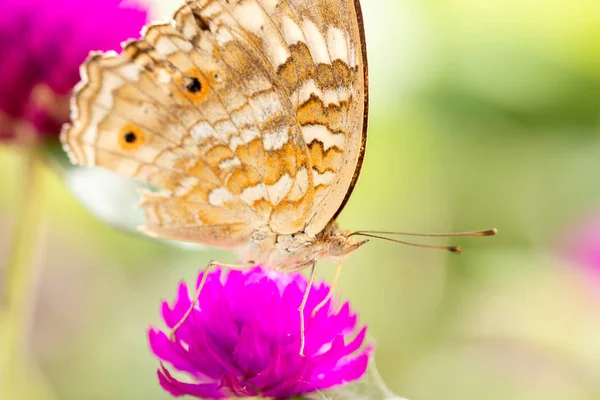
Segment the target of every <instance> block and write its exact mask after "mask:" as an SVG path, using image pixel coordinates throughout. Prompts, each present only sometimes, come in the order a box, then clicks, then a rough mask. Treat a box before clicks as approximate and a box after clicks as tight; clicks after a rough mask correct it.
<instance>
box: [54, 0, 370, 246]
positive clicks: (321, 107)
mask: <svg viewBox="0 0 600 400" xmlns="http://www.w3.org/2000/svg"><path fill="white" fill-rule="evenodd" d="M230 3H231V4H230ZM233 3H235V4H233ZM306 3H307V4H309V5H310V4H313V2H306ZM337 3H338V2H334V1H330V0H328V1H320V2H318V3H317V4H316V5H317V6H318V7H325V8H324V9H322V10H319V9H313V10H310V9H306V4H304V3H302V2H301V1H298V2H297V3H296V2H295V1H292V0H281V1H279V0H260V1H257V0H246V1H242V2H230V1H224V0H223V1H216V0H213V1H203V0H199V1H188V2H187V3H186V4H185V5H184V6H183V7H182V8H181V9H180V10H178V11H177V12H176V14H175V16H174V21H173V23H170V24H159V25H153V26H150V27H149V28H148V29H147V31H146V32H145V34H144V38H143V39H142V40H139V41H133V42H130V43H128V44H126V45H125V47H124V51H123V53H122V54H121V55H117V54H113V53H107V54H94V55H92V56H91V57H90V59H89V60H88V61H87V62H86V64H85V65H84V66H83V68H82V71H83V73H82V76H83V81H82V83H81V84H80V86H79V87H78V88H77V90H76V94H75V95H74V98H73V103H74V105H73V116H72V120H73V123H72V125H69V126H66V127H65V129H64V131H63V134H62V140H63V142H64V144H65V148H66V149H67V151H68V153H69V154H70V156H71V158H72V160H73V161H74V162H76V163H79V164H83V165H88V166H100V167H104V168H107V169H110V170H113V171H116V172H120V173H124V174H128V175H131V176H134V177H136V178H138V179H141V180H143V181H145V182H148V183H150V184H153V185H156V186H158V187H161V188H163V189H164V191H163V192H161V193H158V194H150V193H147V194H144V197H143V201H142V207H144V209H145V211H146V219H147V223H146V226H145V228H144V230H145V231H146V232H147V233H149V234H154V235H158V236H163V237H169V238H174V239H181V240H189V241H196V242H204V243H207V244H212V245H217V246H220V247H234V246H238V245H241V244H243V243H244V242H246V241H247V240H248V238H249V235H250V233H251V232H252V231H254V230H255V229H257V228H258V227H261V226H270V228H271V229H272V230H273V231H275V232H278V233H294V232H298V231H300V230H302V229H303V228H305V227H306V226H307V223H306V221H310V222H309V224H308V226H309V227H312V229H313V230H315V233H316V232H318V231H320V229H322V228H320V229H319V225H322V226H323V227H324V226H325V225H326V223H327V222H329V220H331V218H332V217H333V215H334V214H335V212H336V210H337V209H338V208H339V207H341V204H342V202H343V199H344V194H345V193H346V192H348V188H349V187H350V186H352V180H353V176H354V175H355V170H356V169H357V166H358V165H360V158H361V157H362V152H363V151H364V139H362V136H360V137H358V138H357V137H356V135H359V134H360V135H362V130H361V129H358V130H357V131H355V132H354V131H353V132H350V133H348V134H346V132H349V130H348V129H350V128H352V129H354V128H360V127H362V118H363V114H364V102H362V101H360V100H362V99H364V96H365V92H364V79H363V78H361V76H362V75H361V76H359V75H360V74H359V73H360V72H361V65H362V64H361V62H360V55H359V53H358V51H359V50H358V49H359V48H360V46H361V44H360V41H358V42H356V43H355V44H354V47H352V45H351V43H354V42H352V41H353V40H359V39H356V38H354V36H355V34H354V33H352V34H351V33H343V32H342V31H341V30H340V29H339V28H335V29H337V30H333V28H331V27H328V26H329V25H325V26H322V27H321V28H318V26H321V25H322V24H324V23H325V21H327V20H328V19H327V17H325V14H326V12H329V13H331V12H333V10H334V9H335V7H334V6H335V5H336V4H337ZM302 4H304V5H302ZM344 4H345V3H344ZM351 5H352V4H350V3H348V4H347V6H348V12H350V10H352V11H354V12H355V9H354V6H353V5H352V8H351V9H350V6H351ZM342 8H343V9H344V10H345V8H344V7H342ZM309 11H310V12H311V13H312V14H311V13H309ZM338 11H339V10H338ZM302 13H306V15H304V16H302V17H301V15H302ZM342 15H343V14H342ZM319 18H320V19H319ZM336 18H338V17H336ZM305 19H306V20H305ZM332 21H334V22H336V23H339V25H340V26H344V25H347V24H343V21H342V20H332ZM351 25H352V27H353V29H356V31H357V33H356V35H359V34H358V31H359V28H358V26H354V24H351ZM357 25H358V24H357ZM286 32H287V33H286ZM311 35H312V36H311ZM324 35H326V36H324ZM327 35H328V36H327ZM305 36H308V37H309V39H306V40H307V42H303V41H302V40H300V38H301V37H305ZM318 37H320V38H321V39H322V40H318V39H317V38H318ZM325 38H327V39H325ZM296 39H298V41H297V42H296V43H295V44H296V48H294V46H293V45H294V43H293V41H294V40H296ZM323 40H324V41H325V46H326V47H327V46H330V47H331V46H332V45H334V47H335V49H333V53H334V54H337V55H338V56H339V57H341V58H340V61H341V60H342V59H345V60H346V61H347V62H348V63H347V65H346V67H347V68H341V65H337V66H336V61H335V60H337V59H334V61H331V56H329V60H330V62H329V63H323V62H324V61H327V60H326V58H325V52H326V51H329V50H324V49H323V48H321V47H320V45H323V43H321V42H322V41H323ZM327 40H329V41H330V43H329V44H327ZM311 41H312V42H311ZM301 42H302V43H301ZM317 42H318V43H317ZM338 42H340V43H342V42H343V46H342V45H341V44H339V45H338V44H336V43H338ZM290 43H292V44H290ZM304 43H308V44H304ZM344 49H346V50H344ZM336 52H337V53H336ZM321 61H323V62H321ZM337 64H340V63H337ZM344 79H345V80H344ZM325 81H327V82H325ZM344 82H345V83H344ZM342 83H343V85H342ZM348 85H349V86H348ZM348 87H349V89H347V88H348ZM359 87H360V88H359ZM321 96H322V97H323V99H321ZM315 97H317V98H318V99H319V100H321V101H320V102H318V101H316V102H315V101H314V98H315ZM356 100H359V101H358V102H357V101H356ZM358 103H360V105H357V104H358ZM358 115H360V118H358ZM355 120H357V121H358V122H357V121H355ZM332 121H336V122H335V125H334V124H332ZM330 125H331V126H330ZM355 125H356V126H355ZM359 125H360V126H359ZM336 128H339V131H336V132H334V129H336ZM326 130H327V132H326ZM330 131H331V132H330ZM359 131H360V132H359ZM321 135H325V136H321ZM347 164H351V166H348V165H347ZM330 196H331V199H330V200H328V198H329V197H330ZM323 221H324V222H323Z"/></svg>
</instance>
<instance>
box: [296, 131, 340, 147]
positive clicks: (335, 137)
mask: <svg viewBox="0 0 600 400" xmlns="http://www.w3.org/2000/svg"><path fill="white" fill-rule="evenodd" d="M302 134H303V136H304V141H305V142H306V143H311V142H312V141H313V140H318V141H319V142H321V143H323V149H324V150H325V151H327V150H329V149H330V148H331V147H333V146H335V147H337V148H339V149H343V148H344V140H345V138H344V134H343V133H337V134H336V133H333V132H331V131H330V130H329V129H327V127H326V126H324V125H306V126H303V127H302Z"/></svg>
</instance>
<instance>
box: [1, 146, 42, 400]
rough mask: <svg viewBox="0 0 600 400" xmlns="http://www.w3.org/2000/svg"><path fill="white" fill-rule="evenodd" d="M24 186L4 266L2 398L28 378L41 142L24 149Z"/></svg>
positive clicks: (39, 216) (8, 399)
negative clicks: (38, 144) (39, 144)
mask: <svg viewBox="0 0 600 400" xmlns="http://www.w3.org/2000/svg"><path fill="white" fill-rule="evenodd" d="M22 163H23V165H22V168H21V172H22V176H21V178H20V180H19V181H20V184H21V185H22V186H21V187H22V189H21V191H20V196H19V198H18V210H17V214H16V221H15V224H14V230H13V235H12V239H11V240H12V241H11V243H10V247H9V254H8V259H7V264H6V266H5V268H4V278H5V279H4V280H3V285H2V286H3V287H2V293H1V294H2V297H1V298H0V300H1V303H0V305H1V313H0V339H1V340H2V341H1V342H0V398H1V399H6V400H12V399H18V398H22V397H21V396H20V395H22V394H23V390H22V389H23V386H24V385H21V384H20V383H25V382H27V381H28V380H26V379H24V377H23V376H21V374H22V373H23V371H24V369H25V366H26V364H27V357H28V354H27V351H26V348H27V342H28V340H29V332H28V331H29V325H30V311H31V307H32V305H33V303H34V300H35V295H34V290H33V289H34V288H33V285H34V282H35V278H36V272H37V268H36V264H37V260H36V253H37V245H38V239H39V236H40V225H41V222H42V207H41V205H42V203H43V196H44V193H43V176H42V173H43V162H42V153H41V151H40V149H39V148H38V147H37V146H30V147H28V148H26V149H25V150H24V153H23V159H22Z"/></svg>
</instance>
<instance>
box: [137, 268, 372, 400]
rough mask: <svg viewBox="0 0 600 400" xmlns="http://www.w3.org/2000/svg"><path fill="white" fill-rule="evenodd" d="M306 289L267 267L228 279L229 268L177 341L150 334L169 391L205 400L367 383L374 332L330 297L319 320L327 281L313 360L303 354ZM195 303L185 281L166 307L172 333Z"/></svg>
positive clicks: (310, 334)
mask: <svg viewBox="0 0 600 400" xmlns="http://www.w3.org/2000/svg"><path fill="white" fill-rule="evenodd" d="M201 278H202V274H200V276H199V278H198V282H200V280H201ZM306 285H307V282H306V279H305V278H304V277H303V276H302V275H301V274H293V275H291V274H283V273H276V272H272V271H265V270H263V269H261V268H255V269H252V270H250V271H248V272H239V271H232V272H229V273H228V274H226V276H225V277H224V279H221V271H216V272H212V273H210V274H209V276H208V278H207V281H206V285H205V286H204V288H203V290H202V293H201V295H200V301H199V304H198V305H197V306H196V307H195V308H194V311H193V312H192V313H191V314H190V316H189V317H188V318H187V319H186V320H185V322H184V323H183V324H182V325H181V327H180V328H179V329H178V330H177V331H176V333H175V337H174V338H173V340H171V339H170V338H169V335H168V334H167V333H165V332H162V331H160V330H157V329H150V332H149V337H150V346H151V348H152V351H153V352H154V354H155V355H156V356H158V358H159V359H160V361H161V368H160V369H159V370H158V378H159V381H160V384H161V386H162V387H163V388H164V389H165V390H166V391H168V392H169V393H170V394H171V395H173V396H184V395H189V396H194V397H197V398H201V399H223V398H230V397H251V396H252V397H254V396H258V397H267V398H275V399H286V398H289V397H292V396H296V395H301V394H305V393H309V392H313V391H316V390H321V389H327V388H331V387H333V386H337V385H341V384H343V383H346V382H351V381H354V380H357V379H359V378H361V377H362V376H363V374H364V373H365V372H366V369H367V364H368V361H369V356H370V353H371V347H370V346H365V345H364V342H365V334H366V327H362V328H359V327H358V325H357V322H358V321H357V316H356V315H355V314H353V313H352V312H351V310H350V306H349V304H348V303H344V304H343V305H342V306H341V307H340V308H335V307H334V304H333V302H332V301H331V300H330V301H329V302H328V303H327V304H326V305H325V307H323V308H321V309H320V310H319V311H318V312H317V313H316V314H315V316H314V317H312V318H311V314H312V311H313V310H314V309H315V307H316V306H317V305H318V304H319V303H320V302H321V301H322V300H324V299H325V297H326V296H327V294H328V292H329V287H328V286H327V285H325V284H323V283H321V284H317V285H315V286H313V288H312V290H311V292H310V296H309V298H308V303H307V306H306V309H305V311H304V313H305V317H306V333H305V339H306V348H305V356H301V355H300V317H299V313H298V307H299V305H300V303H301V301H302V296H303V294H304V291H305V288H306ZM190 304H191V303H190V297H189V294H188V288H187V286H186V285H185V283H182V284H181V285H180V286H179V293H178V295H177V299H176V301H175V303H174V305H173V306H170V305H169V304H168V303H167V302H164V303H163V307H162V314H163V318H164V320H165V322H166V324H167V326H168V327H169V328H173V327H174V326H175V325H176V324H177V323H178V322H179V321H180V319H181V318H182V316H183V315H184V313H185V312H186V310H188V308H189V306H190ZM166 364H170V366H171V367H172V368H171V370H175V371H177V375H179V376H181V375H184V376H185V379H183V378H180V377H175V376H174V375H175V373H173V372H171V371H170V370H169V369H168V368H169V367H168V366H167V365H166Z"/></svg>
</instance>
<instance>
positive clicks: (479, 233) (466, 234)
mask: <svg viewBox="0 0 600 400" xmlns="http://www.w3.org/2000/svg"><path fill="white" fill-rule="evenodd" d="M496 233H498V230H497V229H496V228H493V229H485V230H482V231H473V232H458V233H409V232H384V231H357V232H353V233H351V234H350V236H365V237H370V238H375V239H381V240H387V241H388V242H394V243H400V244H404V245H407V246H411V247H420V248H425V249H432V250H438V251H444V252H448V253H461V252H462V249H461V248H460V246H432V245H427V244H420V243H412V242H406V241H403V240H398V239H392V238H389V237H385V236H381V235H397V236H417V237H485V236H494V235H495V234H496Z"/></svg>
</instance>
